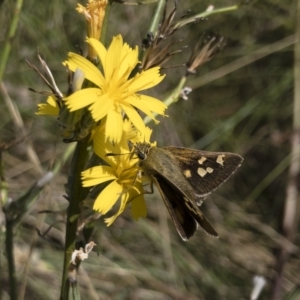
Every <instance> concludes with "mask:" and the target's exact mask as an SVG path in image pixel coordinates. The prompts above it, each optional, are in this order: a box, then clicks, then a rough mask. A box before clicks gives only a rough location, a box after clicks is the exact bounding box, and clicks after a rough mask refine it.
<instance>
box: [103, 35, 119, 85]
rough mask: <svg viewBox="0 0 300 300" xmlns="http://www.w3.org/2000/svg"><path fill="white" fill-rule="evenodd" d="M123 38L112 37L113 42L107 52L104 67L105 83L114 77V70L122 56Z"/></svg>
mask: <svg viewBox="0 0 300 300" xmlns="http://www.w3.org/2000/svg"><path fill="white" fill-rule="evenodd" d="M122 46H123V38H122V36H121V35H120V34H119V35H117V36H115V37H113V40H112V42H111V44H110V46H109V48H108V50H107V55H106V61H105V64H104V65H103V66H104V73H105V78H106V80H107V81H109V80H110V78H111V77H112V76H113V75H114V73H115V72H116V69H117V68H118V67H119V65H120V58H121V54H122Z"/></svg>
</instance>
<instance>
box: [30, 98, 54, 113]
mask: <svg viewBox="0 0 300 300" xmlns="http://www.w3.org/2000/svg"><path fill="white" fill-rule="evenodd" d="M35 114H36V115H49V116H58V114H59V107H58V104H57V102H56V100H55V98H54V97H53V96H49V97H48V98H47V103H41V104H38V112H36V113H35Z"/></svg>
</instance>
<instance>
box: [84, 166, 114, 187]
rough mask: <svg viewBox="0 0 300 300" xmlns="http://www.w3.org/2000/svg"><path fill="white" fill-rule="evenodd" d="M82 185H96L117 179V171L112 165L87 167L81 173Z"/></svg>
mask: <svg viewBox="0 0 300 300" xmlns="http://www.w3.org/2000/svg"><path fill="white" fill-rule="evenodd" d="M81 178H82V185H83V186H84V187H87V186H95V185H97V184H100V183H103V182H106V181H109V180H114V179H117V178H116V176H115V171H114V169H113V168H112V167H110V166H96V167H93V168H90V169H87V170H85V171H83V172H82V173H81Z"/></svg>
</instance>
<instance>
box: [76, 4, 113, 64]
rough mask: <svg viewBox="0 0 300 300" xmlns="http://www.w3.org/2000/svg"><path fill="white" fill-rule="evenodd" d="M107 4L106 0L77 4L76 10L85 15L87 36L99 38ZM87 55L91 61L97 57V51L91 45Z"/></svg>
mask: <svg viewBox="0 0 300 300" xmlns="http://www.w3.org/2000/svg"><path fill="white" fill-rule="evenodd" d="M107 4H108V0H89V3H88V4H87V5H86V7H84V6H82V5H81V4H77V11H78V12H79V13H81V14H83V15H84V16H85V19H86V22H87V31H88V32H87V35H88V37H90V38H95V39H96V40H99V39H100V36H101V31H102V24H103V21H104V17H105V9H106V6H107ZM88 57H89V58H90V59H91V60H92V61H95V60H96V59H97V52H96V51H95V50H94V48H93V47H91V46H89V49H88Z"/></svg>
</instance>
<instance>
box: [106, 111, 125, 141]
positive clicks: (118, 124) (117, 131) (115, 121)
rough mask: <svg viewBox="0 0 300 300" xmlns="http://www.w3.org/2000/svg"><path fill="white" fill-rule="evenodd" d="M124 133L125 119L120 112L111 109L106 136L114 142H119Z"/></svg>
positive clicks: (108, 115) (107, 119) (107, 118)
mask: <svg viewBox="0 0 300 300" xmlns="http://www.w3.org/2000/svg"><path fill="white" fill-rule="evenodd" d="M122 134H123V119H122V115H121V113H120V112H118V111H116V110H115V109H111V110H110V111H109V112H108V114H107V117H106V124H105V137H106V138H109V139H110V141H111V142H112V143H119V142H120V141H121V138H122Z"/></svg>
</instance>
